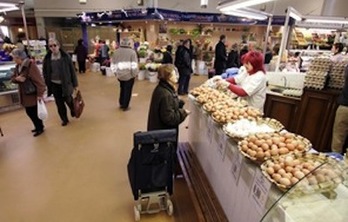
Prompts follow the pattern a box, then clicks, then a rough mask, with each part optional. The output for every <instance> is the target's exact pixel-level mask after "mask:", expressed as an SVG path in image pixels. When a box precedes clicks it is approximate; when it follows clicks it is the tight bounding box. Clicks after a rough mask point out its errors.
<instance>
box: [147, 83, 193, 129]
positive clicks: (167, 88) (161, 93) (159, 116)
mask: <svg viewBox="0 0 348 222" xmlns="http://www.w3.org/2000/svg"><path fill="white" fill-rule="evenodd" d="M186 116H187V113H186V111H185V110H184V109H182V108H179V98H178V96H177V94H176V93H175V90H174V88H173V87H172V86H171V85H169V83H167V82H166V81H163V80H161V81H160V82H159V83H158V85H157V86H156V88H155V90H154V91H153V94H152V98H151V104H150V111H149V117H148V122H147V130H159V129H177V128H178V126H179V124H180V123H182V122H183V121H184V120H185V118H186Z"/></svg>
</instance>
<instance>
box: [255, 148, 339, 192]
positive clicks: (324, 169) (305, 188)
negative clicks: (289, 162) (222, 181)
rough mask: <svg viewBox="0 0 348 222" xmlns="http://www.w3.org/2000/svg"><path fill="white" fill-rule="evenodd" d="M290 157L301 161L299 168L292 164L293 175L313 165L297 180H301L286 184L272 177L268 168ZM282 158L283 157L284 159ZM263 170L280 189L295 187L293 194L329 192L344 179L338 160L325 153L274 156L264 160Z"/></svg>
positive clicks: (285, 189)
mask: <svg viewBox="0 0 348 222" xmlns="http://www.w3.org/2000/svg"><path fill="white" fill-rule="evenodd" d="M289 157H291V159H293V160H294V162H295V160H296V161H297V162H299V164H298V166H299V168H296V167H297V166H291V167H293V168H294V171H293V174H292V175H293V177H295V176H294V174H295V173H296V170H298V171H297V172H299V170H300V169H306V166H311V167H310V168H309V169H310V170H309V169H306V170H307V171H308V173H307V172H306V173H303V175H304V177H303V178H297V180H298V179H299V180H300V181H299V182H296V179H295V181H294V183H291V184H289V185H284V184H281V183H280V182H279V180H276V179H275V178H274V177H272V175H270V174H269V172H268V169H269V168H271V167H272V166H273V167H274V166H275V165H279V166H280V165H281V164H282V163H284V159H286V158H289ZM281 158H283V161H282V160H281ZM311 164H313V165H311ZM285 165H286V164H285ZM273 169H274V168H273ZM282 169H284V168H282ZM261 170H262V173H263V174H264V175H265V176H266V177H267V179H268V180H269V181H271V182H272V183H274V184H275V185H276V186H277V187H278V188H279V189H280V190H282V191H287V190H288V189H290V188H293V190H292V191H291V193H290V195H291V196H302V195H304V194H311V193H322V192H329V191H332V190H334V189H335V188H336V187H337V186H338V185H339V184H340V183H341V182H342V181H343V178H342V171H341V168H340V167H339V163H338V161H337V160H335V159H333V158H331V157H329V156H327V155H325V154H323V153H296V154H295V153H292V154H289V155H286V156H282V157H279V156H278V157H274V158H271V159H269V160H267V161H266V162H264V163H263V164H262V165H261ZM285 171H286V170H285ZM278 172H279V171H278ZM286 172H287V171H286ZM301 172H302V171H301ZM325 173H326V174H325ZM290 174H291V172H290ZM313 178H315V181H313ZM318 179H320V180H318Z"/></svg>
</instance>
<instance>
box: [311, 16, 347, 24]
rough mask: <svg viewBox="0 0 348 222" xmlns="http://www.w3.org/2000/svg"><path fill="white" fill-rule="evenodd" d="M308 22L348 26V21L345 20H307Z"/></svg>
mask: <svg viewBox="0 0 348 222" xmlns="http://www.w3.org/2000/svg"><path fill="white" fill-rule="evenodd" d="M305 21H306V22H314V23H329V24H348V20H346V19H344V18H337V19H333V18H326V19H325V18H323V17H322V18H307V19H306V20H305Z"/></svg>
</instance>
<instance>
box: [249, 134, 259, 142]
mask: <svg viewBox="0 0 348 222" xmlns="http://www.w3.org/2000/svg"><path fill="white" fill-rule="evenodd" d="M256 140H257V138H256V136H254V135H253V136H250V137H249V141H250V142H253V143H255V141H256Z"/></svg>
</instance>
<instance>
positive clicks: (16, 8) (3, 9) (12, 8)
mask: <svg viewBox="0 0 348 222" xmlns="http://www.w3.org/2000/svg"><path fill="white" fill-rule="evenodd" d="M16 10H19V8H18V7H11V8H2V9H0V12H9V11H16Z"/></svg>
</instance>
